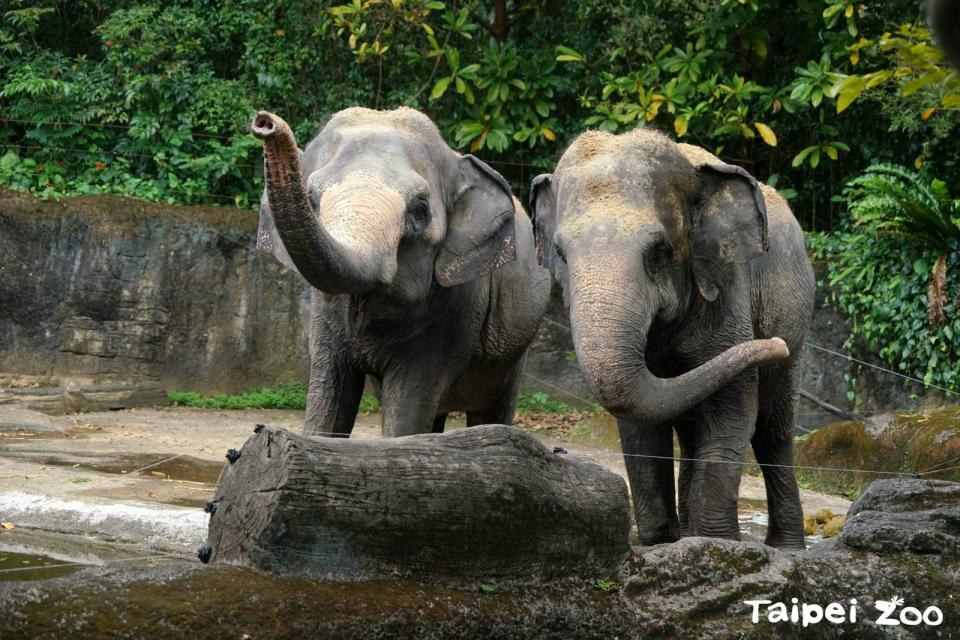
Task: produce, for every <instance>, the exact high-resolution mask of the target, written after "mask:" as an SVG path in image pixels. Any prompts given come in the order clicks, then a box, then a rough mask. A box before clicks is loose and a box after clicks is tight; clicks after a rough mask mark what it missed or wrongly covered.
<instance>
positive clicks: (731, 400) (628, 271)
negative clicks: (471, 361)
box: [531, 129, 814, 548]
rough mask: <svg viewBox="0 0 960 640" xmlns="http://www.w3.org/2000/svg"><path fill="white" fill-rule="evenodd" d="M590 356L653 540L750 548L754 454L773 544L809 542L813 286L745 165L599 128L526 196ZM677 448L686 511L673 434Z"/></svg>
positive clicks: (640, 133)
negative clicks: (744, 503) (797, 424)
mask: <svg viewBox="0 0 960 640" xmlns="http://www.w3.org/2000/svg"><path fill="white" fill-rule="evenodd" d="M531 208H532V211H531V213H532V215H533V218H534V227H535V235H536V239H537V242H538V251H539V252H540V254H541V256H542V260H543V263H544V264H545V265H547V266H548V267H549V268H550V270H551V271H552V273H553V274H554V276H555V277H556V278H557V280H558V281H559V282H560V283H561V285H562V286H563V290H564V299H565V301H566V303H567V305H568V306H569V309H570V320H571V325H572V329H573V338H574V343H575V346H576V352H577V359H578V361H579V362H580V365H581V368H582V370H583V373H584V375H585V377H586V379H587V382H588V384H589V386H590V387H591V388H592V390H593V392H594V394H595V395H596V397H597V398H598V399H599V401H600V403H601V404H602V405H603V406H604V407H605V408H606V409H607V410H609V411H610V412H611V413H612V414H613V415H614V416H615V417H616V418H617V426H618V430H619V432H620V440H621V445H622V449H623V452H624V456H625V464H626V467H627V475H628V479H629V481H630V488H631V493H632V496H633V504H634V509H635V515H636V519H637V527H638V531H639V534H640V539H641V542H642V543H644V544H656V543H660V542H668V541H674V540H676V539H677V538H678V537H679V536H681V535H702V536H712V537H724V538H733V539H739V527H738V521H737V494H738V490H739V484H740V474H741V471H742V468H743V462H744V460H745V456H746V448H747V444H748V441H749V442H751V443H752V445H753V450H754V453H755V454H756V457H757V460H758V461H759V462H760V463H765V464H767V465H787V466H764V467H763V477H764V481H765V483H766V489H767V496H768V501H769V522H770V524H769V530H768V534H767V544H770V545H773V546H782V547H798V548H802V547H803V546H804V537H803V525H802V520H803V512H802V509H801V506H800V499H799V493H798V489H797V484H796V480H795V477H794V473H793V469H792V468H791V467H790V466H789V465H792V464H793V438H794V417H795V412H796V401H797V394H798V387H799V383H800V378H801V374H802V364H801V358H800V355H801V349H802V345H803V341H804V335H805V333H806V330H807V325H808V324H809V322H810V319H811V316H812V311H813V298H814V277H813V271H812V269H811V267H810V263H809V260H808V258H807V254H806V251H805V249H804V242H803V235H802V233H801V231H800V226H799V225H798V224H797V221H796V219H795V218H794V217H793V214H792V213H791V211H790V208H789V207H788V206H787V203H786V202H785V201H784V200H783V199H782V198H781V197H780V196H779V195H778V194H777V192H776V191H775V190H773V189H771V188H769V187H767V186H765V185H762V184H760V183H758V182H757V181H756V180H755V179H754V178H753V177H752V176H751V175H750V174H749V173H747V172H746V171H744V170H743V169H742V168H740V167H736V166H731V165H729V164H724V163H723V162H721V161H720V160H718V159H717V158H716V157H714V156H713V155H711V154H710V153H708V152H706V151H704V150H703V149H701V148H699V147H694V146H690V145H685V144H677V143H675V142H673V141H672V140H671V139H669V138H668V137H666V136H664V135H662V134H660V133H656V132H653V131H650V130H644V129H637V130H634V131H632V132H630V133H626V134H623V135H619V136H616V135H612V134H609V133H604V132H599V131H591V132H587V133H584V134H583V135H581V136H580V137H579V138H577V139H576V140H575V141H574V142H573V144H572V145H571V146H570V147H569V148H568V149H567V151H566V152H565V153H564V154H563V157H562V158H561V160H560V162H559V164H558V166H557V168H556V171H555V173H554V174H553V175H541V176H538V177H537V178H535V179H534V181H533V188H532V192H531ZM672 429H675V430H676V433H677V438H678V440H679V442H680V447H681V464H680V477H679V483H678V485H679V491H678V493H679V514H678V509H677V502H676V500H675V484H674V471H673V460H672V458H673V457H674V454H673V430H672Z"/></svg>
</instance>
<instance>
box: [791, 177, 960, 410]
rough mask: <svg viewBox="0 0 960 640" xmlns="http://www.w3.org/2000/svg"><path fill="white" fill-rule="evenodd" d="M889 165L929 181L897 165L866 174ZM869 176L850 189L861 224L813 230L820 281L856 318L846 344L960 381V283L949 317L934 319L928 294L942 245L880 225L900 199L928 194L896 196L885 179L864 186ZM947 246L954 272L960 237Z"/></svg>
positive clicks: (945, 383) (951, 294) (909, 371)
mask: <svg viewBox="0 0 960 640" xmlns="http://www.w3.org/2000/svg"><path fill="white" fill-rule="evenodd" d="M889 171H897V172H898V175H899V176H900V177H898V178H896V179H895V181H894V182H893V183H892V184H896V181H899V180H909V181H910V183H911V184H915V185H916V186H918V187H923V188H925V189H929V187H930V184H929V183H927V184H924V183H923V181H921V180H920V179H919V178H918V177H917V176H910V175H908V174H906V173H905V172H903V170H900V169H894V168H891V167H885V168H879V169H876V170H875V172H873V173H871V174H867V176H870V175H873V176H885V177H889V176H890V174H889V173H885V172H889ZM869 184H872V183H871V182H870V179H869V177H868V178H867V179H866V180H865V179H857V180H854V181H853V186H851V188H850V189H848V191H847V197H849V198H850V200H851V203H850V204H851V208H852V210H854V211H855V212H856V213H855V215H856V216H860V218H859V220H861V221H862V222H861V224H859V225H858V224H856V223H855V222H854V223H853V224H851V225H849V226H848V228H846V229H845V230H842V231H838V232H834V233H832V234H822V233H821V234H809V235H808V237H807V240H808V245H809V246H810V248H811V250H812V253H813V257H814V259H816V260H824V261H825V262H826V277H825V278H824V281H823V282H821V285H822V286H824V287H825V288H826V289H827V292H828V293H827V295H828V300H829V302H830V303H831V304H832V305H833V306H835V307H836V308H837V309H839V310H841V311H843V312H844V313H846V314H847V315H848V316H849V318H850V323H851V331H850V336H849V337H848V339H847V341H846V343H845V344H844V348H845V349H847V350H857V349H866V350H868V351H869V352H871V353H875V354H877V355H878V356H879V357H880V359H881V360H882V361H883V362H885V363H886V364H887V365H889V366H890V367H891V368H893V369H894V370H895V371H899V372H901V373H904V374H906V375H910V376H913V377H916V378H919V379H922V380H923V381H924V382H926V383H928V384H934V385H937V386H940V387H945V388H948V389H960V340H958V339H957V338H958V336H960V315H958V314H957V308H958V307H960V287H958V286H957V284H956V283H953V284H952V285H949V288H948V290H947V291H946V295H945V298H946V302H945V304H944V306H943V309H942V311H943V316H944V319H945V321H944V322H943V323H942V324H941V323H933V324H932V323H931V322H930V321H929V320H930V319H929V318H928V317H927V310H926V305H924V302H923V301H924V299H925V298H926V296H927V294H928V288H929V286H928V283H929V280H930V272H931V265H933V264H934V263H935V262H936V260H937V256H938V254H940V252H941V250H940V249H939V248H934V249H931V248H930V247H929V246H928V245H926V244H920V243H917V242H916V241H915V240H916V237H914V236H911V235H910V234H905V233H898V234H890V233H884V232H882V231H881V229H883V228H884V227H885V226H886V225H887V224H893V223H892V222H891V221H892V220H893V219H895V218H896V217H897V216H902V215H903V213H902V212H903V211H904V210H903V209H901V210H900V211H901V213H897V211H898V209H897V207H900V206H906V207H913V206H914V205H913V204H911V203H916V201H917V200H918V199H922V198H926V197H928V196H929V195H930V194H927V195H919V194H913V193H909V194H900V195H904V196H906V197H905V198H904V199H903V200H902V201H900V202H897V201H896V200H894V202H890V201H888V200H887V198H889V197H890V196H889V195H887V194H886V193H885V191H884V189H886V188H887V186H886V185H887V183H886V182H882V183H880V184H883V185H884V186H883V187H880V188H877V189H874V188H873V187H868V186H866V185H869ZM928 204H929V203H928ZM908 220H909V218H908ZM867 221H869V223H868V222H867ZM910 224H913V223H910ZM924 235H925V232H924ZM920 237H923V236H920ZM948 247H949V251H948V253H947V254H946V256H945V258H944V260H945V269H946V270H947V271H952V272H954V273H956V272H957V270H958V269H960V243H958V242H957V241H956V240H955V239H954V240H951V241H950V242H949V243H948ZM945 284H946V283H945ZM847 385H848V389H849V390H850V393H852V387H853V385H855V380H853V379H852V378H850V379H848V380H847Z"/></svg>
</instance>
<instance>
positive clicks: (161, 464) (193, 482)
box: [0, 406, 850, 521]
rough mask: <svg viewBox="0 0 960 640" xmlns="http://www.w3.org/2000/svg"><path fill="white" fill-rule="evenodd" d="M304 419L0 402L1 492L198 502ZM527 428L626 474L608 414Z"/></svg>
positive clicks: (805, 497) (760, 503) (820, 500)
mask: <svg viewBox="0 0 960 640" xmlns="http://www.w3.org/2000/svg"><path fill="white" fill-rule="evenodd" d="M302 420H303V414H302V412H300V411H278V410H244V411H226V410H202V409H187V408H164V409H133V410H127V411H111V412H103V413H88V414H78V415H68V416H48V415H45V414H42V413H38V412H35V411H29V410H25V409H17V408H13V407H11V406H0V495H3V494H10V493H11V492H19V493H24V494H33V495H42V496H44V497H46V498H58V499H69V500H80V501H83V500H99V501H102V500H104V499H107V500H111V501H120V502H139V503H148V504H149V503H164V504H168V505H178V506H181V507H201V506H203V504H204V503H205V502H206V501H207V500H209V499H211V498H212V497H213V491H214V487H215V485H216V482H217V479H218V477H219V474H220V470H221V469H222V467H223V464H224V455H225V453H226V451H227V449H230V448H236V449H239V448H240V447H241V446H242V445H243V443H244V441H245V440H246V439H247V437H248V436H249V435H250V434H251V432H252V430H253V427H254V425H256V424H257V423H266V424H270V425H274V426H280V427H284V428H287V429H291V430H295V431H299V430H300V429H301V428H302ZM379 421H380V416H379V415H378V414H372V415H364V416H360V417H359V418H358V421H357V425H356V428H355V429H354V432H353V437H357V438H377V437H380V426H379ZM527 422H528V423H529V420H528V421H527ZM456 428H463V421H462V419H459V420H458V419H456V418H451V419H450V420H448V423H447V429H448V430H449V429H456ZM528 430H530V431H531V433H533V434H534V435H535V436H536V437H537V438H538V439H540V440H541V441H543V442H544V443H545V444H546V445H547V446H549V447H554V446H562V447H563V448H565V449H566V450H567V451H568V452H570V453H571V454H579V455H584V456H587V457H589V458H592V459H594V460H596V461H597V462H599V463H601V464H603V465H604V466H606V467H608V468H609V469H611V470H612V471H614V472H616V473H618V474H620V475H621V476H624V477H625V474H626V471H625V469H624V466H623V458H622V457H621V456H620V448H619V443H618V441H617V437H616V428H615V426H614V425H613V423H612V420H609V418H605V417H597V418H596V419H594V420H590V421H587V422H586V423H584V424H582V425H580V426H579V427H576V428H573V429H562V430H559V431H558V430H552V429H537V428H530V427H529V426H528ZM740 500H741V520H752V521H757V520H758V519H759V520H760V521H762V519H763V514H764V512H765V511H766V495H765V491H764V487H763V481H762V480H761V479H760V478H759V477H757V476H753V475H747V474H745V475H744V476H743V480H742V483H741V489H740ZM801 500H802V501H803V506H804V511H805V512H806V513H808V514H811V513H814V512H816V511H818V510H820V509H823V508H828V509H830V510H831V511H832V512H833V513H835V514H843V513H846V511H847V507H849V504H850V503H849V501H847V500H845V499H843V498H840V497H836V496H830V495H825V494H821V493H816V492H812V491H801ZM0 519H2V514H0Z"/></svg>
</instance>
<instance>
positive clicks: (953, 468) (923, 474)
mask: <svg viewBox="0 0 960 640" xmlns="http://www.w3.org/2000/svg"><path fill="white" fill-rule="evenodd" d="M957 469H960V466H958V467H949V468H947V469H937V470H936V471H922V472H920V474H919V475H921V476H932V475H933V474H935V473H944V472H946V471H956V470H957Z"/></svg>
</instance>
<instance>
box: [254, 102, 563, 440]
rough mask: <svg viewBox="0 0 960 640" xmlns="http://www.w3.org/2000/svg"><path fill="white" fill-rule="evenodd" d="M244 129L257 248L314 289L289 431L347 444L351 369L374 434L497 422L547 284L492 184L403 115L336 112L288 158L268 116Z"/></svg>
mask: <svg viewBox="0 0 960 640" xmlns="http://www.w3.org/2000/svg"><path fill="white" fill-rule="evenodd" d="M252 132H253V134H254V135H255V136H256V137H257V138H259V139H260V140H262V141H263V150H264V166H265V173H266V189H265V191H264V195H263V198H262V199H261V204H260V228H259V231H258V241H257V245H258V247H260V248H261V249H263V250H265V251H268V252H270V253H272V254H273V255H274V256H275V257H276V258H277V259H278V260H279V261H280V262H281V263H283V264H285V265H286V266H288V267H290V268H293V269H295V270H296V271H298V272H299V273H300V274H301V275H302V276H303V277H304V278H305V279H306V280H307V282H309V283H310V284H311V285H312V286H313V287H314V291H313V298H312V305H313V308H312V316H311V331H310V360H311V371H310V385H309V391H308V398H307V412H306V424H305V427H304V431H305V433H307V434H308V435H310V434H314V435H317V434H327V435H335V436H336V435H339V436H347V435H349V434H350V432H351V430H352V429H353V423H354V420H355V418H356V414H357V409H358V405H359V402H360V397H361V394H362V391H363V387H364V379H365V376H366V375H370V376H371V377H372V378H373V380H374V381H375V383H376V384H377V386H378V388H379V391H378V393H379V396H380V399H381V402H382V407H383V434H384V435H385V436H402V435H409V434H414V433H425V432H427V433H428V432H430V431H431V430H433V431H442V430H443V426H444V421H445V419H446V415H447V412H449V411H453V410H459V411H466V413H467V422H468V424H470V425H473V424H482V423H504V424H510V423H511V422H512V420H513V412H514V408H515V405H516V395H517V387H518V385H519V377H520V370H521V368H522V366H523V360H524V357H523V356H524V353H525V351H526V348H527V345H528V344H529V343H530V341H531V340H532V339H533V337H534V335H535V333H536V331H537V327H538V325H539V323H540V319H541V317H542V316H543V313H544V312H545V310H546V306H547V303H548V300H549V290H550V276H549V274H548V273H547V271H546V270H545V269H543V268H541V267H539V266H538V265H537V263H536V260H535V255H534V243H533V230H532V228H531V225H530V220H529V219H528V218H527V216H526V214H525V213H524V211H523V209H522V207H520V206H519V203H517V202H516V200H515V199H514V198H513V196H512V194H511V192H510V188H509V186H508V185H507V183H506V181H505V180H504V179H503V177H502V176H501V175H500V174H499V173H497V172H496V171H494V170H493V169H491V168H490V167H489V166H487V165H486V164H484V163H483V162H481V161H480V160H478V159H477V158H475V157H473V156H471V155H464V156H461V155H459V154H457V153H455V152H454V151H453V150H451V149H450V148H449V147H448V146H447V145H446V144H445V143H444V141H443V139H442V138H441V137H440V133H439V131H438V130H437V128H436V126H434V124H433V123H432V122H431V121H430V120H429V119H428V118H427V117H426V116H424V115H423V114H421V113H419V112H417V111H414V110H412V109H406V108H401V109H397V110H395V111H372V110H370V109H360V108H353V109H347V110H344V111H341V112H339V113H337V114H335V115H334V116H333V117H332V118H331V119H330V121H329V122H328V123H327V124H326V126H325V127H323V129H322V130H321V131H320V133H319V134H318V135H317V136H316V138H314V139H313V140H312V141H311V142H310V144H308V145H307V147H306V149H304V150H303V151H302V152H301V151H300V150H299V149H298V148H297V144H296V141H295V140H294V136H293V133H292V132H291V130H290V127H289V126H287V124H286V123H285V122H284V121H283V120H282V119H281V118H279V117H277V116H276V115H273V114H271V113H267V112H260V113H259V114H257V116H256V118H255V119H254V121H253V125H252Z"/></svg>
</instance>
